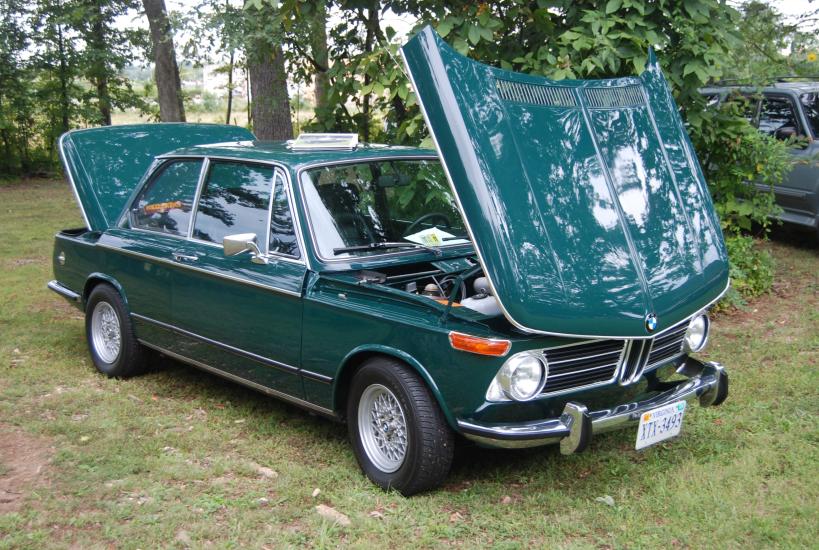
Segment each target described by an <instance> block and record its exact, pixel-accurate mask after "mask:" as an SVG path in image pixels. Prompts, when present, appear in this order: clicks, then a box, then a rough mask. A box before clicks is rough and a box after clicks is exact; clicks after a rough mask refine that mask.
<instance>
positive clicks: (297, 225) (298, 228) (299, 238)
mask: <svg viewBox="0 0 819 550" xmlns="http://www.w3.org/2000/svg"><path fill="white" fill-rule="evenodd" d="M156 158H157V159H165V158H207V159H208V160H225V161H231V162H247V163H251V164H264V165H268V166H273V167H275V168H278V169H279V170H281V172H282V174H284V178H285V184H286V185H285V186H286V188H287V192H288V197H289V199H290V212H291V213H292V214H293V223H294V228H293V229H294V231H295V233H296V242H297V243H298V246H299V252H300V253H301V258H293V257H291V256H284V255H282V254H278V253H275V252H274V253H273V255H274V256H275V257H276V259H277V260H281V261H288V262H291V263H297V264H300V265H304V266H306V267H307V269H308V270H313V266H312V263H311V262H310V258H308V256H307V254H306V253H305V251H306V247H305V240H304V232H303V230H302V225H301V220H300V219H299V215H298V212H297V211H296V210H295V209H294V205H295V204H296V203H295V199H294V196H293V182H292V179H291V177H290V171H289V170H288V168H287V166H286V165H285V164H283V163H281V162H278V161H274V160H257V159H248V158H244V157H229V156H222V155H192V154H183V155H174V154H171V153H168V154H165V155H159V156H157V157H156ZM211 244H213V243H211ZM219 246H221V245H219Z"/></svg>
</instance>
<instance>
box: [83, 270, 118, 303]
mask: <svg viewBox="0 0 819 550" xmlns="http://www.w3.org/2000/svg"><path fill="white" fill-rule="evenodd" d="M101 283H107V284H109V285H111V286H112V287H114V288H115V289H116V291H117V292H118V293H119V296H120V298H122V302H123V303H124V304H125V307H126V309H128V310H129V311H130V307H129V306H128V297H127V296H126V295H125V291H124V290H123V288H122V285H121V284H119V281H117V280H116V279H115V278H113V277H111V276H110V275H106V274H105V273H99V272H94V273H91V274H90V275H89V276H88V277H87V278H86V279H85V284H84V285H83V289H82V306H83V309H85V307H86V305H87V304H88V297H89V296H91V292H93V291H94V288H96V286H97V285H99V284H101Z"/></svg>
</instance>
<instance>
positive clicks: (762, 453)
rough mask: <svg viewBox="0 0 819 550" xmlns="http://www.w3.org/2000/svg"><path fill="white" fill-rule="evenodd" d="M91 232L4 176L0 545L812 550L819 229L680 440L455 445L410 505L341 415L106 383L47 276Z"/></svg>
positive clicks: (174, 378)
mask: <svg viewBox="0 0 819 550" xmlns="http://www.w3.org/2000/svg"><path fill="white" fill-rule="evenodd" d="M79 222H80V217H79V211H78V209H77V207H76V205H75V204H74V201H73V198H72V197H71V194H70V192H69V189H68V187H67V185H66V184H64V183H62V182H54V181H29V182H25V183H5V184H0V235H2V240H0V462H2V464H0V548H5V547H15V548H17V547H29V548H42V547H44V546H48V547H77V548H87V547H109V546H111V547H113V546H116V547H124V548H154V547H173V546H179V547H182V546H191V547H195V548H198V547H208V546H213V547H238V546H245V547H250V548H261V547H268V548H279V547H301V546H314V547H335V546H339V545H343V546H348V545H349V546H356V547H378V548H397V547H405V546H413V547H432V546H441V545H457V546H465V547H478V546H497V547H504V548H516V547H528V546H539V547H578V548H587V547H603V548H610V547H615V548H621V547H630V548H659V547H662V548H668V547H690V548H714V547H727V548H745V549H752V548H753V549H755V548H761V547H774V546H776V547H794V548H795V547H816V544H817V540H819V521H818V520H817V518H819V510H817V508H818V507H819V481H817V478H819V456H817V440H819V437H817V436H819V430H818V429H817V428H818V427H819V423H817V413H819V399H817V397H818V396H817V394H818V393H819V392H817V384H819V376H817V367H819V364H818V363H819V299H818V298H819V252H817V249H816V248H815V245H814V244H813V242H812V240H811V239H810V237H809V236H807V237H801V238H802V239H803V240H809V241H810V242H808V243H802V244H794V242H795V241H797V240H799V239H800V235H798V234H796V235H793V236H791V237H790V239H791V244H788V240H787V239H785V238H778V239H777V240H774V241H773V242H771V243H769V244H768V245H767V246H769V247H770V249H771V250H772V251H773V254H774V256H775V258H776V261H777V265H778V275H779V278H778V280H777V283H776V288H775V289H774V292H773V293H772V294H771V295H770V296H767V297H765V298H763V299H760V300H758V301H757V302H755V303H753V304H751V305H750V306H749V307H748V309H747V311H741V312H736V313H732V314H721V315H719V316H718V317H717V318H716V319H715V320H714V322H713V334H712V339H711V345H710V347H709V350H708V353H707V354H706V356H707V358H710V359H714V360H719V361H721V362H723V363H724V364H725V365H726V366H727V368H728V369H729V372H730V375H731V392H732V393H731V395H730V397H729V399H728V401H727V402H726V403H725V404H724V405H723V406H721V407H719V408H715V409H701V408H699V407H692V409H691V410H690V413H689V414H688V415H687V416H686V420H685V425H684V428H683V434H682V436H681V437H680V438H678V439H676V440H673V441H671V442H668V443H666V444H662V445H660V446H659V447H655V448H651V449H648V450H647V451H645V452H636V451H634V450H633V446H634V438H635V433H634V432H633V431H631V430H629V431H626V432H616V433H612V434H607V435H605V436H601V437H598V438H596V439H595V440H594V442H593V443H592V445H591V448H590V449H589V450H588V451H587V452H586V453H584V454H581V455H577V456H571V457H564V456H561V455H560V454H559V452H558V450H557V448H556V447H547V448H541V449H534V450H529V451H516V452H512V451H490V450H483V449H479V448H476V447H462V448H461V449H460V451H459V453H458V455H457V456H456V462H455V465H454V468H453V471H452V474H451V476H450V478H449V481H448V483H447V484H446V485H445V486H444V487H443V488H442V489H441V490H439V491H437V492H434V493H430V494H424V495H420V496H417V497H414V498H411V499H405V498H403V497H401V496H399V495H397V494H388V493H384V492H382V491H380V490H379V489H377V488H376V487H375V486H373V485H372V484H370V482H369V481H367V479H366V478H365V477H364V476H363V475H362V474H361V473H360V472H359V470H358V467H357V465H356V462H355V459H354V457H353V454H352V451H351V449H350V447H349V445H348V443H347V440H346V429H345V427H344V426H342V425H339V424H334V423H332V422H329V421H327V420H323V419H320V418H317V417H314V416H311V415H309V414H308V413H305V412H302V411H301V410H299V409H296V408H293V407H291V406H289V405H285V404H283V403H280V402H278V401H275V400H273V399H271V398H267V397H264V396H262V395H261V394H257V393H255V392H253V391H251V390H247V389H244V388H242V387H239V386H236V385H234V384H231V383H228V382H226V381H223V380H222V379H220V378H216V377H214V376H210V375H208V374H204V373H202V372H199V371H197V370H194V369H192V368H188V367H185V366H183V365H179V364H176V363H169V364H167V365H165V366H164V367H163V368H159V369H157V370H156V371H155V372H153V373H152V374H149V375H146V376H143V377H140V378H135V379H131V380H109V379H106V378H104V377H102V376H100V375H98V374H96V373H95V371H94V370H93V368H92V366H91V361H90V359H89V357H88V353H87V351H86V345H85V341H84V335H83V320H82V315H81V314H80V313H79V312H78V311H77V310H75V309H73V308H72V307H70V306H69V305H68V304H67V303H66V302H65V301H64V300H63V299H62V298H60V297H58V296H56V295H55V294H53V293H51V292H50V291H48V290H47V289H46V288H45V284H46V282H47V281H48V280H49V279H50V278H51V259H50V258H51V251H52V236H53V234H54V233H55V232H56V231H57V230H59V229H61V228H65V227H72V226H77V225H79ZM21 479H22V480H23V482H21V481H20V480H21ZM315 489H319V490H320V492H319V493H318V494H317V495H316V496H314V492H315V491H314V490H315ZM4 490H5V493H4V492H3V491H4ZM604 496H608V497H610V498H600V497H604ZM598 498H599V499H600V500H598ZM319 504H323V505H326V506H330V507H332V508H334V509H336V510H337V511H339V512H341V513H343V514H346V515H347V516H348V517H349V519H350V524H349V526H341V525H339V524H337V523H334V522H332V521H330V520H327V519H324V518H323V517H322V516H320V515H319V514H318V513H317V512H316V506H317V505H319Z"/></svg>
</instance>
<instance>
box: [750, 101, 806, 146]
mask: <svg viewBox="0 0 819 550" xmlns="http://www.w3.org/2000/svg"><path fill="white" fill-rule="evenodd" d="M797 120H798V119H797V118H796V110H795V109H794V105H793V102H792V101H791V100H790V99H788V98H787V97H783V96H765V99H764V100H763V102H762V114H761V115H760V116H759V129H760V130H761V131H762V132H765V133H766V134H768V135H771V136H774V137H776V138H779V139H788V138H789V137H792V136H793V135H795V134H799V123H798V122H797Z"/></svg>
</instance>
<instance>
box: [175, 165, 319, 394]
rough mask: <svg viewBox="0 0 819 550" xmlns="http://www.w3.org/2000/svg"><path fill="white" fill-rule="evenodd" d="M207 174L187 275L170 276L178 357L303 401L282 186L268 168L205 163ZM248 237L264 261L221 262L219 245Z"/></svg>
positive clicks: (292, 247) (296, 254) (294, 263)
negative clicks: (180, 346)
mask: <svg viewBox="0 0 819 550" xmlns="http://www.w3.org/2000/svg"><path fill="white" fill-rule="evenodd" d="M205 170H206V177H205V179H204V182H203V184H202V187H201V189H200V191H199V195H198V199H197V205H196V210H195V213H194V218H193V223H192V227H191V234H190V239H189V241H188V242H187V245H186V251H185V258H186V261H187V262H188V267H189V269H186V270H181V271H178V272H175V274H174V280H173V299H172V302H173V307H174V316H175V323H176V325H177V327H179V329H181V331H182V334H181V340H182V341H183V342H184V344H183V345H184V347H185V350H184V355H185V356H187V357H189V358H191V359H194V360H196V361H199V362H201V363H203V364H204V365H206V366H209V367H211V368H215V369H218V370H219V371H222V372H223V373H226V374H227V375H228V376H229V377H230V376H233V377H238V378H241V379H243V380H246V381H250V382H253V383H256V384H260V385H262V386H264V387H266V388H272V389H274V390H277V391H281V392H284V393H287V394H289V395H293V396H297V397H301V396H302V395H303V388H302V384H301V379H300V376H299V361H300V352H301V328H302V300H301V294H302V286H303V283H304V278H305V274H306V267H305V264H304V262H303V260H302V254H301V252H300V251H299V247H298V244H297V241H296V238H295V232H294V231H293V226H292V216H290V215H289V212H290V210H289V208H290V206H289V204H288V203H287V200H286V198H287V194H284V195H281V192H282V191H284V186H285V185H287V181H286V178H285V177H284V175H283V172H282V171H281V170H280V169H278V168H275V167H273V166H271V165H265V164H254V163H249V162H240V161H230V160H211V161H209V162H208V166H207V167H206V169H205ZM274 184H275V187H276V188H277V189H276V190H274ZM275 191H278V194H277V193H276V192H275ZM276 196H284V197H285V202H284V206H283V208H284V209H286V210H287V212H288V216H286V217H283V215H282V214H281V212H279V215H278V216H273V215H272V214H273V213H275V212H277V210H276V208H272V207H276V204H275V201H274V200H273V199H274V198H275V197H276ZM271 208H272V210H271ZM278 208H279V210H281V208H282V207H281V205H279V207H278ZM288 220H289V227H283V226H286V225H287V223H288ZM277 224H278V225H277ZM271 228H272V230H273V231H272V230H271ZM271 232H273V237H271ZM247 233H252V234H255V236H256V242H257V244H258V247H259V249H260V251H261V252H262V254H261V255H260V256H259V257H258V258H255V259H254V257H253V256H252V255H251V254H250V253H242V254H239V255H236V256H230V257H227V256H225V254H224V251H223V248H222V239H223V238H224V237H226V236H228V235H235V234H247ZM268 249H270V251H271V252H272V254H268V253H267V252H268Z"/></svg>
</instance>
